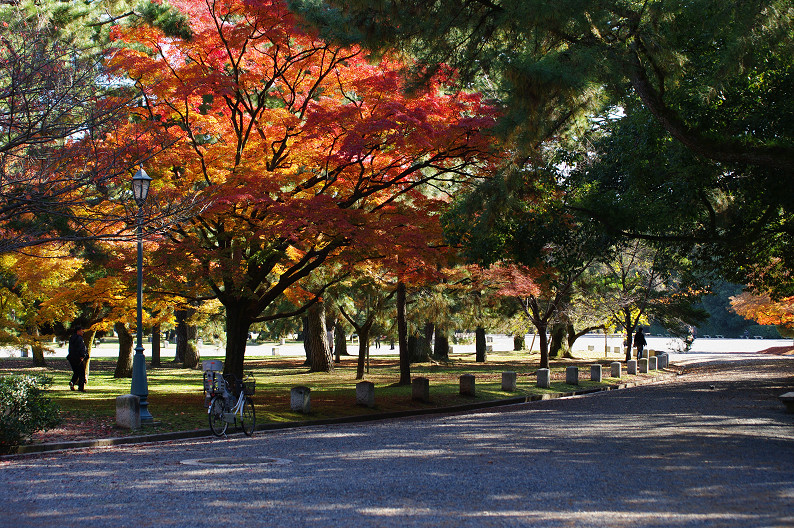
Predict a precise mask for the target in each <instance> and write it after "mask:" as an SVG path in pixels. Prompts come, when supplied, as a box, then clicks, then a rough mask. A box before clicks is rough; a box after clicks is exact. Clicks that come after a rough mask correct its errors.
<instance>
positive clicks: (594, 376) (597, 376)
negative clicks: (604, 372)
mask: <svg viewBox="0 0 794 528" xmlns="http://www.w3.org/2000/svg"><path fill="white" fill-rule="evenodd" d="M590 381H597V382H601V365H590Z"/></svg>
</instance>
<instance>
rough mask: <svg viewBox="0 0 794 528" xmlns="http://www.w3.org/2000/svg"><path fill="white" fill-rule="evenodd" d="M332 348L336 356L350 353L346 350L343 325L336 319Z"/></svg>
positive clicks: (339, 356) (345, 336)
mask: <svg viewBox="0 0 794 528" xmlns="http://www.w3.org/2000/svg"><path fill="white" fill-rule="evenodd" d="M359 335H360V334H359ZM334 350H335V351H336V357H337V358H341V356H349V355H350V353H349V352H348V351H347V335H345V327H344V325H343V324H342V322H341V321H337V323H336V327H334Z"/></svg>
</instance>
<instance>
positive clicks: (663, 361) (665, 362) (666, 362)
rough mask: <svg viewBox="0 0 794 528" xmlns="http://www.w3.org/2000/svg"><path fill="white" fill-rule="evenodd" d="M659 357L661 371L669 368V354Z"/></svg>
mask: <svg viewBox="0 0 794 528" xmlns="http://www.w3.org/2000/svg"><path fill="white" fill-rule="evenodd" d="M658 357H659V368H660V369H665V368H667V365H669V364H670V355H669V354H668V353H667V352H665V353H664V354H662V355H661V356H658Z"/></svg>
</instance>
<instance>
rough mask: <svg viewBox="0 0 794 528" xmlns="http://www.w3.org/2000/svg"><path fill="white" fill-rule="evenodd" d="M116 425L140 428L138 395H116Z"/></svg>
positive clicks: (126, 427) (139, 400) (139, 401)
mask: <svg viewBox="0 0 794 528" xmlns="http://www.w3.org/2000/svg"><path fill="white" fill-rule="evenodd" d="M116 425H118V426H119V427H123V428H125V429H140V428H141V399H140V398H139V397H138V396H136V395H134V394H124V395H122V396H116Z"/></svg>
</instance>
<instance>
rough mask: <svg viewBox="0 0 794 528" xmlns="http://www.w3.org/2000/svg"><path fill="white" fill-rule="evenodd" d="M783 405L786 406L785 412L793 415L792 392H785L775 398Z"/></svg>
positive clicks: (793, 400)
mask: <svg viewBox="0 0 794 528" xmlns="http://www.w3.org/2000/svg"><path fill="white" fill-rule="evenodd" d="M777 398H778V399H779V400H780V401H781V402H783V405H785V406H786V410H787V411H788V412H790V413H794V392H787V393H785V394H781V395H780V396H778V397H777Z"/></svg>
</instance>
